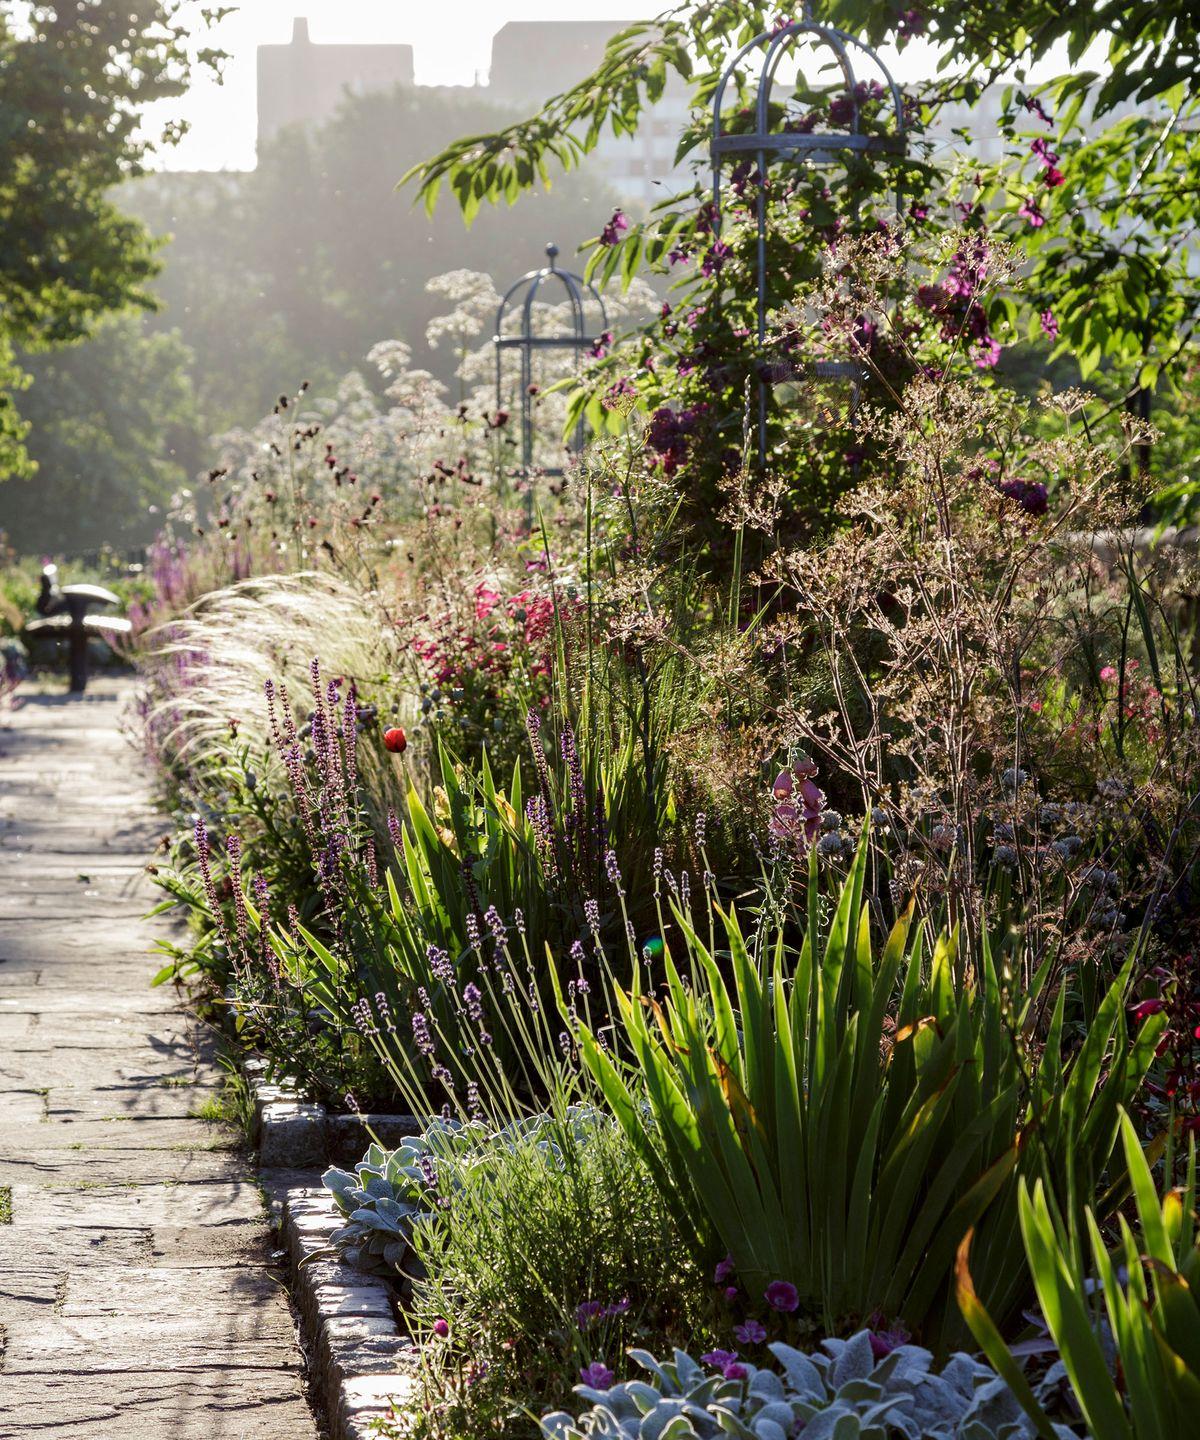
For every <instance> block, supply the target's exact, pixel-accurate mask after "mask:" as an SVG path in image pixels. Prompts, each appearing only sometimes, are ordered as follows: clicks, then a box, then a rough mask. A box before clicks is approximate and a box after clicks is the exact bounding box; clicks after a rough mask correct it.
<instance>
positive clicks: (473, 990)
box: [463, 983, 483, 1020]
mask: <svg viewBox="0 0 1200 1440" xmlns="http://www.w3.org/2000/svg"><path fill="white" fill-rule="evenodd" d="M463 1004H464V1005H466V1007H467V1014H468V1015H469V1016H470V1017H471V1019H472V1020H482V1019H483V996H482V994H481V993H480V990H479V986H478V985H476V984H474V983H472V984H469V985H467V986H466V987H465V988H464V990H463Z"/></svg>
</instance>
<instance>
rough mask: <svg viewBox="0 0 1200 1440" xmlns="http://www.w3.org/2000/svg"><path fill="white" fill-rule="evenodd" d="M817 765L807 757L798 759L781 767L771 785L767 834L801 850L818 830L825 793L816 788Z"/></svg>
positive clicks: (809, 842)
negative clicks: (786, 766) (771, 806)
mask: <svg viewBox="0 0 1200 1440" xmlns="http://www.w3.org/2000/svg"><path fill="white" fill-rule="evenodd" d="M816 773H817V767H816V766H815V765H814V764H813V762H812V761H811V760H802V761H799V762H797V763H795V764H793V765H792V766H791V768H790V769H787V770H781V771H780V772H779V774H778V775H776V777H775V783H774V785H772V786H771V794H772V796H773V798H774V800H775V808H774V810H773V812H772V814H771V834H772V835H774V836H775V838H776V839H777V840H788V841H791V842H792V843H793V844H795V845H796V846H797V847H798V848H800V849H805V848H807V846H809V845H811V844H812V842H813V841H814V840H815V839H816V838H817V835H818V833H819V832H820V829H821V812H822V810H823V809H824V808H825V796H824V795H823V794H822V793H821V791H820V790H819V789H818V788H817V784H816V780H815V778H814V777H815V776H816Z"/></svg>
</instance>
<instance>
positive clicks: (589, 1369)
mask: <svg viewBox="0 0 1200 1440" xmlns="http://www.w3.org/2000/svg"><path fill="white" fill-rule="evenodd" d="M616 1378H617V1377H616V1376H615V1375H614V1374H613V1372H612V1371H611V1370H610V1369H609V1368H608V1366H607V1365H605V1363H604V1362H603V1360H593V1361H592V1363H591V1364H590V1365H586V1366H584V1368H583V1369H582V1370H581V1371H580V1372H579V1379H580V1381H581V1383H582V1384H584V1385H589V1386H591V1388H592V1389H593V1390H607V1389H608V1387H609V1386H610V1385H611V1384H612V1383H613V1381H614V1380H615V1379H616Z"/></svg>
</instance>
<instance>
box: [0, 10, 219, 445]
mask: <svg viewBox="0 0 1200 1440" xmlns="http://www.w3.org/2000/svg"><path fill="white" fill-rule="evenodd" d="M211 13H212V12H209V11H204V10H198V9H197V7H196V6H194V5H189V4H187V3H185V0H125V3H123V4H121V5H119V6H114V5H112V4H111V3H108V0H77V3H75V4H71V5H42V4H39V5H31V4H23V3H13V0H5V3H0V473H5V472H8V473H12V472H14V471H18V470H21V469H25V468H27V466H28V457H27V456H26V455H25V453H24V449H23V445H22V439H23V436H24V434H25V432H26V429H27V427H26V425H25V424H24V423H23V422H22V421H21V420H20V418H19V415H18V409H17V405H16V403H15V401H14V398H13V396H14V392H15V391H16V390H17V389H18V388H20V387H21V385H22V380H21V375H22V372H21V370H20V367H19V366H18V365H17V364H16V361H15V358H14V347H17V346H21V347H24V348H26V349H30V350H34V349H38V348H41V347H43V346H47V345H56V344H61V343H63V342H69V341H74V340H78V339H79V338H81V337H82V336H85V335H87V334H88V333H89V332H90V331H91V328H92V327H93V325H94V324H95V322H96V320H97V319H98V317H100V316H102V315H105V314H108V313H110V312H112V311H114V310H119V309H122V308H125V307H127V306H131V305H133V306H143V307H146V306H150V305H152V304H153V300H152V297H151V294H150V291H149V289H148V283H149V281H150V279H151V277H152V276H153V275H154V273H155V270H156V261H155V255H154V248H155V247H154V242H153V240H152V238H151V236H150V235H149V233H148V232H147V231H146V229H145V228H144V226H142V225H141V224H139V223H138V222H137V221H135V220H133V219H131V218H130V217H129V216H128V215H126V214H124V213H123V212H122V210H121V209H120V207H119V205H118V203H117V202H116V201H115V200H114V198H113V194H112V192H113V189H114V187H115V186H117V185H118V184H119V183H120V182H121V181H123V180H125V179H127V178H129V177H130V176H132V175H136V174H138V173H140V171H141V170H142V168H143V165H144V162H145V159H146V156H147V154H148V152H149V151H150V150H151V149H152V148H154V146H155V144H157V143H164V142H165V143H169V142H170V141H171V139H172V138H173V135H174V133H177V132H171V131H169V132H168V133H167V134H166V135H164V136H162V137H157V138H156V137H153V136H147V135H145V134H143V133H141V131H140V128H139V127H140V124H141V120H142V115H143V112H144V110H145V107H146V106H147V105H148V104H150V103H151V102H152V101H155V100H160V99H164V98H169V97H172V96H176V95H179V94H181V93H182V92H183V91H184V89H185V88H186V86H187V82H188V76H189V74H190V72H191V69H192V67H193V66H194V65H195V64H197V63H200V64H211V63H216V61H217V60H218V59H219V56H218V54H217V52H216V51H213V50H205V49H203V48H197V46H196V44H195V41H194V38H193V37H194V34H195V33H196V28H197V22H199V25H200V28H201V29H202V28H203V26H204V24H205V23H206V21H207V18H208V17H209V16H210V15H211Z"/></svg>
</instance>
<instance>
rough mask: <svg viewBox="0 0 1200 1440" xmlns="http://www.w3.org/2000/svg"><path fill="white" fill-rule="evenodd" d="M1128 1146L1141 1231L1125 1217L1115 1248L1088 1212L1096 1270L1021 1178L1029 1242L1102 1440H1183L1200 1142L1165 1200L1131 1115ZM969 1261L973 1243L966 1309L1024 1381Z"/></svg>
mask: <svg viewBox="0 0 1200 1440" xmlns="http://www.w3.org/2000/svg"><path fill="white" fill-rule="evenodd" d="M1121 1139H1122V1143H1123V1147H1124V1151H1125V1162H1126V1166H1127V1168H1128V1172H1129V1178H1130V1182H1131V1184H1132V1188H1133V1197H1134V1206H1135V1209H1136V1213H1137V1226H1136V1230H1135V1229H1134V1227H1133V1226H1131V1225H1130V1223H1129V1222H1128V1221H1127V1220H1126V1218H1125V1216H1124V1215H1121V1216H1120V1217H1119V1218H1118V1225H1117V1240H1116V1244H1115V1246H1114V1247H1113V1248H1112V1249H1111V1250H1110V1248H1109V1245H1108V1243H1107V1242H1106V1240H1105V1238H1104V1235H1103V1233H1102V1231H1101V1229H1100V1225H1099V1223H1098V1221H1097V1218H1096V1215H1095V1213H1094V1212H1093V1211H1092V1210H1091V1209H1089V1210H1088V1211H1087V1214H1086V1223H1087V1232H1088V1239H1089V1242H1090V1243H1089V1248H1090V1251H1091V1259H1092V1266H1093V1267H1094V1269H1093V1273H1092V1274H1088V1273H1087V1270H1086V1267H1085V1264H1084V1262H1083V1260H1082V1258H1081V1250H1080V1247H1079V1246H1078V1245H1077V1244H1076V1243H1075V1239H1074V1237H1073V1236H1072V1235H1071V1233H1070V1230H1069V1228H1068V1227H1067V1226H1066V1225H1065V1224H1064V1222H1063V1219H1062V1217H1061V1215H1060V1214H1059V1212H1058V1208H1057V1206H1056V1205H1055V1203H1054V1198H1053V1196H1052V1195H1051V1194H1050V1193H1049V1191H1048V1190H1047V1187H1046V1185H1045V1184H1044V1182H1043V1181H1042V1180H1040V1179H1039V1180H1038V1181H1037V1182H1036V1183H1035V1184H1034V1185H1033V1187H1032V1189H1031V1188H1030V1186H1029V1185H1027V1184H1026V1183H1025V1182H1024V1180H1022V1182H1021V1186H1020V1194H1019V1207H1020V1220H1021V1235H1022V1238H1023V1240H1024V1247H1025V1254H1026V1256H1027V1257H1028V1262H1029V1269H1030V1272H1031V1273H1032V1276H1033V1284H1034V1288H1035V1289H1036V1291H1037V1297H1038V1302H1039V1304H1040V1306H1041V1310H1042V1314H1043V1316H1044V1318H1045V1321H1046V1325H1047V1326H1048V1328H1049V1330H1050V1334H1051V1335H1052V1336H1053V1338H1054V1341H1055V1343H1056V1345H1057V1346H1058V1351H1059V1355H1060V1356H1061V1358H1062V1363H1063V1366H1064V1367H1065V1369H1066V1372H1067V1376H1068V1378H1069V1379H1070V1382H1071V1388H1072V1390H1073V1391H1074V1394H1075V1398H1076V1400H1077V1402H1078V1404H1079V1408H1080V1410H1081V1411H1082V1412H1083V1417H1084V1419H1085V1421H1086V1422H1087V1426H1088V1431H1089V1433H1090V1434H1091V1435H1092V1436H1093V1437H1094V1440H1177V1437H1179V1436H1183V1435H1191V1434H1194V1433H1195V1430H1196V1423H1197V1415H1200V1243H1198V1237H1197V1221H1196V1149H1195V1143H1194V1141H1193V1142H1192V1143H1191V1145H1190V1146H1189V1152H1188V1163H1187V1179H1186V1182H1185V1184H1184V1185H1183V1186H1182V1187H1180V1188H1177V1189H1171V1190H1168V1191H1167V1192H1166V1194H1165V1195H1163V1196H1161V1197H1160V1196H1159V1194H1158V1191H1157V1190H1156V1188H1155V1183H1154V1177H1153V1174H1152V1172H1151V1169H1150V1164H1149V1162H1148V1161H1147V1159H1146V1156H1145V1154H1144V1153H1143V1150H1142V1146H1141V1143H1140V1141H1139V1140H1138V1136H1137V1132H1136V1130H1135V1129H1134V1127H1133V1123H1132V1122H1131V1120H1130V1119H1129V1116H1128V1115H1126V1114H1124V1113H1122V1115H1121ZM970 1259H971V1256H970V1239H969V1237H968V1239H966V1240H964V1242H963V1246H962V1251H961V1256H960V1261H959V1281H958V1298H959V1304H960V1305H961V1306H962V1310H963V1314H964V1316H965V1317H966V1320H967V1323H968V1325H969V1326H970V1327H971V1330H972V1332H973V1334H974V1335H975V1338H976V1340H977V1341H978V1342H979V1344H980V1345H981V1346H982V1348H983V1349H984V1351H985V1352H986V1354H987V1356H988V1358H989V1359H990V1360H991V1361H992V1363H993V1365H995V1366H996V1368H997V1369H998V1370H999V1371H1000V1372H1001V1373H1002V1374H1004V1375H1005V1376H1011V1375H1013V1374H1014V1372H1015V1374H1016V1375H1017V1376H1019V1374H1020V1372H1019V1370H1018V1369H1017V1365H1016V1361H1015V1360H1014V1359H1013V1356H1012V1355H1011V1353H1010V1352H1009V1350H1008V1347H1007V1345H1006V1344H1005V1343H1004V1340H1003V1339H1002V1338H1001V1335H1000V1332H999V1330H998V1329H997V1326H996V1324H995V1323H994V1321H993V1320H992V1318H991V1316H990V1315H989V1314H988V1311H987V1309H986V1307H985V1306H984V1305H983V1304H982V1303H981V1302H980V1300H979V1298H978V1296H976V1294H975V1291H974V1286H973V1284H972V1277H971V1269H970ZM1114 1360H1115V1367H1114ZM1014 1388H1017V1387H1016V1386H1014ZM1018 1394H1019V1396H1020V1399H1021V1402H1022V1404H1023V1405H1024V1406H1025V1408H1026V1410H1027V1412H1028V1413H1029V1415H1030V1416H1031V1418H1032V1419H1033V1420H1034V1421H1035V1423H1036V1424H1037V1425H1038V1428H1039V1433H1041V1434H1043V1435H1046V1434H1048V1433H1050V1432H1049V1431H1048V1429H1047V1427H1048V1425H1049V1421H1048V1420H1047V1418H1046V1416H1045V1414H1044V1412H1043V1411H1042V1410H1041V1408H1040V1406H1038V1404H1037V1401H1036V1399H1035V1397H1034V1396H1033V1394H1032V1393H1031V1392H1030V1390H1029V1387H1028V1386H1027V1385H1026V1386H1024V1387H1023V1388H1018Z"/></svg>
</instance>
